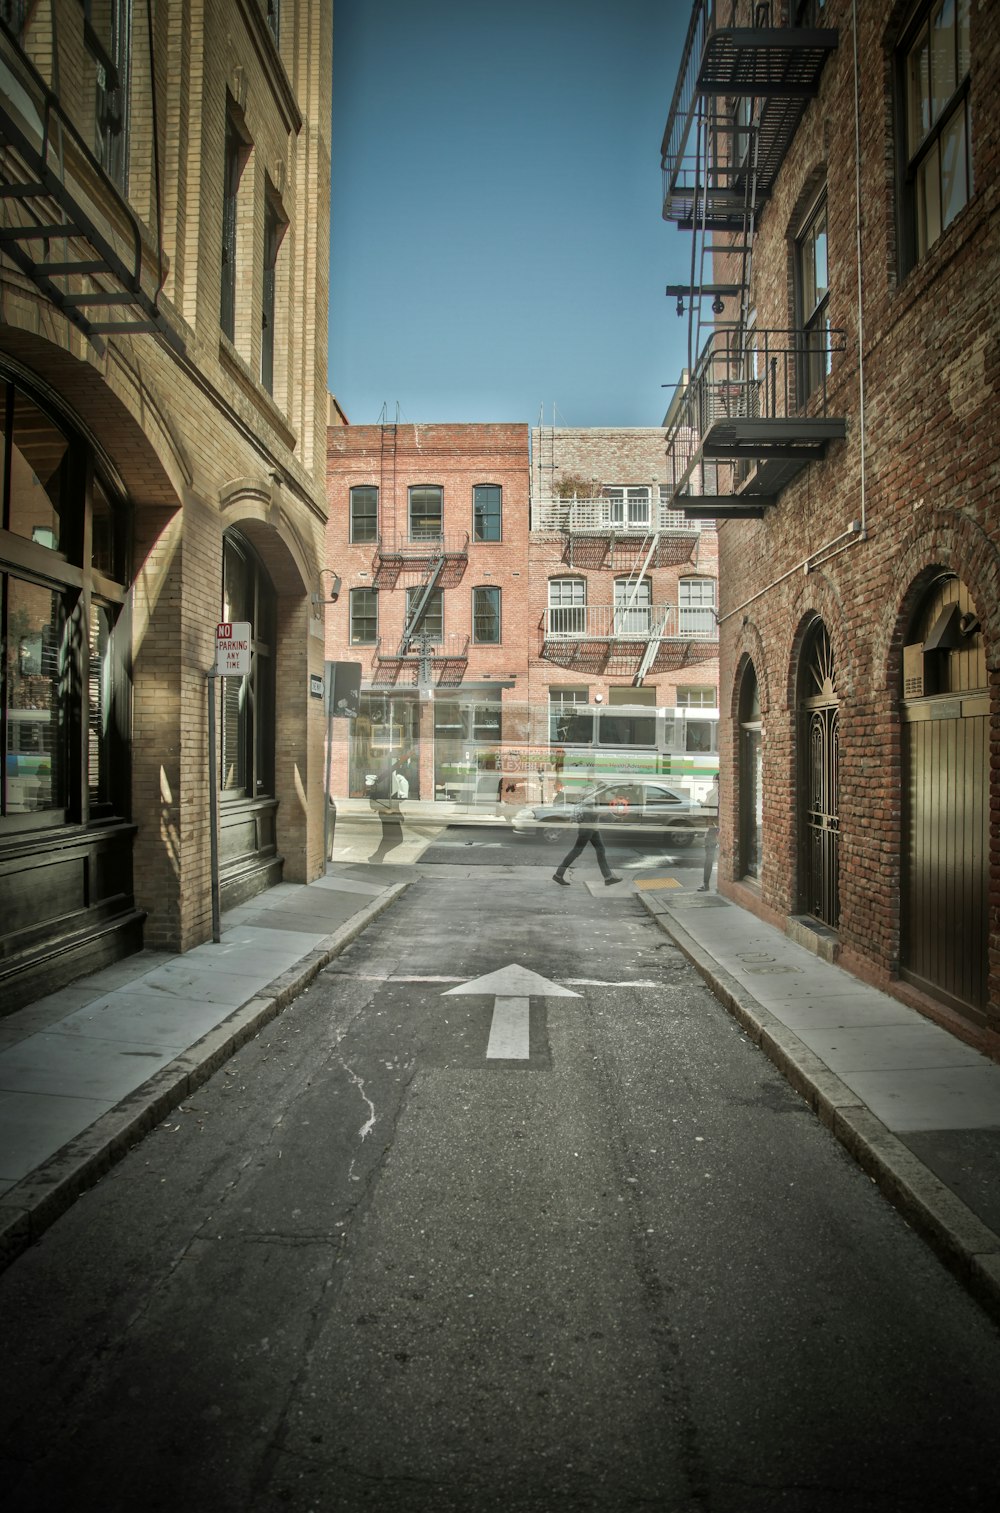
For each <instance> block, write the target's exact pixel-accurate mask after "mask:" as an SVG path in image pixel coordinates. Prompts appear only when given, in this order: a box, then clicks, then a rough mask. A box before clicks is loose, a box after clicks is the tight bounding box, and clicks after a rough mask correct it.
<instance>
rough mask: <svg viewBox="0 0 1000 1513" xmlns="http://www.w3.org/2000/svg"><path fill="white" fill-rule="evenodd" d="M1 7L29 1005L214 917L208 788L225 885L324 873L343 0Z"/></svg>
mask: <svg viewBox="0 0 1000 1513" xmlns="http://www.w3.org/2000/svg"><path fill="white" fill-rule="evenodd" d="M3 20H4V23H5V26H4V29H3V31H2V33H0V70H2V72H3V83H4V87H3V90H2V91H0V94H2V103H0V179H2V182H3V186H4V197H3V200H2V211H0V216H2V226H3V233H4V239H3V243H2V247H3V252H2V255H0V394H2V399H3V404H4V447H5V451H4V458H5V467H4V492H3V500H2V508H3V517H2V520H0V594H2V600H0V604H2V616H3V624H2V630H3V645H4V650H3V665H2V677H3V695H2V700H0V722H2V733H3V742H4V749H5V770H4V777H3V787H2V792H0V798H2V804H0V946H2V954H0V999H2V1000H3V1003H4V1006H5V1007H8V1008H9V1007H15V1006H16V1005H17V1004H18V1003H20V1002H23V1001H25V1000H26V999H27V998H30V997H33V996H35V995H36V994H37V993H38V992H40V991H43V990H45V989H48V988H51V987H53V986H55V985H58V984H59V983H60V982H64V981H67V980H69V979H70V978H71V977H72V976H73V975H75V974H77V973H79V972H80V971H82V970H86V969H89V968H91V967H93V966H95V965H97V964H99V963H101V962H102V961H105V960H108V959H111V958H113V957H114V956H116V955H120V954H123V953H124V952H127V951H129V950H132V949H135V948H137V947H138V946H139V945H140V944H142V943H143V941H145V943H146V944H147V945H152V946H158V947H168V948H170V949H173V950H177V949H179V950H184V949H186V948H188V947H190V946H192V945H194V944H196V943H197V942H199V941H203V940H205V939H206V938H207V937H209V935H210V934H211V930H212V889H211V870H210V850H211V848H210V830H209V792H210V783H214V785H215V786H216V789H217V792H218V796H219V806H220V816H221V818H220V833H221V868H220V872H221V900H222V903H223V904H225V903H226V902H227V901H230V900H234V899H236V898H238V897H240V896H243V895H246V894H248V893H250V892H253V891H255V890H257V889H259V888H261V887H264V886H267V885H268V884H269V883H270V882H272V881H274V880H275V879H277V878H279V877H281V876H284V877H285V878H287V879H295V880H306V879H308V878H311V877H313V876H315V875H316V874H317V872H318V871H319V869H320V867H321V865H322V819H323V805H322V775H323V774H322V756H323V720H322V704H321V701H318V700H316V699H313V698H311V697H310V675H312V674H316V675H319V674H320V673H321V672H322V663H323V620H322V615H323V610H322V608H321V607H318V606H317V605H315V604H314V603H313V597H314V596H316V597H317V598H320V597H321V595H320V587H321V576H320V574H321V568H322V562H323V533H324V527H325V514H326V510H325V497H324V486H323V479H324V469H325V448H324V444H323V439H324V435H325V430H326V421H327V394H326V381H325V375H326V345H327V281H328V224H329V181H330V141H329V121H330V89H331V55H332V6H331V5H330V4H329V3H328V0H316V3H314V0H285V3H284V4H283V5H282V6H281V8H280V22H279V11H278V8H277V7H276V6H274V7H272V6H269V5H265V4H263V3H260V0H222V3H218V4H205V3H200V0H195V3H189V4H186V5H184V6H181V5H179V4H174V3H173V0H162V3H159V0H158V3H156V4H155V5H153V6H152V7H145V6H138V5H132V4H130V3H129V0H112V3H110V4H108V5H105V6H102V7H100V8H95V7H83V6H81V5H79V4H77V3H75V0H52V3H51V4H44V5H39V6H33V5H26V4H21V3H18V0H12V3H11V4H10V5H4V8H3ZM150 27H151V28H152V30H151V32H150ZM226 621H232V622H249V623H250V625H251V640H252V665H251V671H250V673H249V674H248V675H247V676H245V677H231V678H226V679H224V680H222V679H220V680H217V681H215V682H213V685H212V697H213V698H214V700H215V704H216V710H217V715H218V721H217V724H218V749H217V751H216V756H215V769H214V771H211V770H210V757H209V747H208V723H209V722H208V698H209V681H208V677H207V674H208V673H209V670H210V669H211V668H212V666H213V661H214V656H215V630H216V625H217V624H218V623H220V622H226Z"/></svg>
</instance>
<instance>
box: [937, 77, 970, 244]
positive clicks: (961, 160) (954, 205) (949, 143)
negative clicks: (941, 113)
mask: <svg viewBox="0 0 1000 1513" xmlns="http://www.w3.org/2000/svg"><path fill="white" fill-rule="evenodd" d="M967 162H968V154H967V150H966V135H965V107H964V105H962V106H960V107H959V109H958V110H956V111H955V113H954V115H953V116H952V117H951V119H950V121H948V122H947V123H946V125H945V127H944V130H943V131H942V133H941V230H942V231H943V230H944V228H945V227H946V226H950V225H951V223H952V221H953V220H954V219H955V217H956V215H957V214H958V212H959V211H960V210H961V208H962V206H963V205H964V204H965V202H966V200H967V199H968V198H969V193H968V179H967V176H966V164H967Z"/></svg>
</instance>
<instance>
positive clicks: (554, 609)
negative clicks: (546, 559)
mask: <svg viewBox="0 0 1000 1513" xmlns="http://www.w3.org/2000/svg"><path fill="white" fill-rule="evenodd" d="M586 629H587V583H586V579H584V578H550V579H549V630H550V631H551V633H552V634H553V635H557V636H558V635H563V636H582V635H583V634H584V632H585V631H586Z"/></svg>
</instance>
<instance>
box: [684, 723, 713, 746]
mask: <svg viewBox="0 0 1000 1513" xmlns="http://www.w3.org/2000/svg"><path fill="white" fill-rule="evenodd" d="M713 729H714V726H713V724H712V722H711V721H710V720H688V722H687V732H686V739H685V745H684V749H685V751H711V750H712V731H713Z"/></svg>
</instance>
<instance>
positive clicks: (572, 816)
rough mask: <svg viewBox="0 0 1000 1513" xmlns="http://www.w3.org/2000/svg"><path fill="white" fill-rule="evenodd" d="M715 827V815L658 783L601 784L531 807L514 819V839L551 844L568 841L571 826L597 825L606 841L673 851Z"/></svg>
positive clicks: (647, 780) (650, 780)
mask: <svg viewBox="0 0 1000 1513" xmlns="http://www.w3.org/2000/svg"><path fill="white" fill-rule="evenodd" d="M715 823H716V811H715V810H714V809H709V808H703V807H702V805H701V804H699V803H697V802H696V801H695V800H694V799H690V798H688V797H687V795H686V794H683V793H679V792H678V791H677V789H675V788H671V787H670V785H669V784H668V783H666V782H664V781H662V780H661V779H659V778H635V779H630V780H627V781H623V782H615V783H597V784H595V785H594V786H593V787H592V788H589V789H585V790H584V791H583V792H582V793H579V794H573V795H572V796H571V797H570V798H568V799H563V800H561V801H557V802H555V803H551V804H531V805H529V806H528V807H526V808H524V809H519V810H518V811H517V813H516V814H515V815H514V816H513V818H512V819H511V829H512V830H513V832H514V834H515V835H527V834H529V833H532V832H535V833H537V832H539V831H540V832H541V833H542V834H543V835H545V836H548V837H550V838H552V839H556V838H559V837H565V835H566V831H567V828H568V827H575V826H576V825H594V826H596V827H597V829H599V830H600V831H601V833H602V834H603V835H604V837H605V839H606V840H614V839H615V837H617V838H618V839H620V840H622V841H626V842H629V843H631V842H633V841H636V840H638V841H640V842H641V841H647V842H648V841H649V840H651V839H652V840H657V839H660V840H663V841H664V842H666V843H667V844H669V845H670V846H690V845H691V843H692V841H694V840H695V839H696V838H697V837H698V836H700V835H704V833H705V831H706V830H707V829H708V827H709V825H714V824H715Z"/></svg>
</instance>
